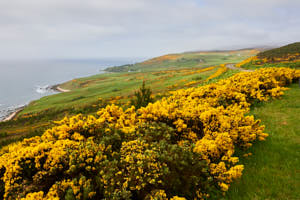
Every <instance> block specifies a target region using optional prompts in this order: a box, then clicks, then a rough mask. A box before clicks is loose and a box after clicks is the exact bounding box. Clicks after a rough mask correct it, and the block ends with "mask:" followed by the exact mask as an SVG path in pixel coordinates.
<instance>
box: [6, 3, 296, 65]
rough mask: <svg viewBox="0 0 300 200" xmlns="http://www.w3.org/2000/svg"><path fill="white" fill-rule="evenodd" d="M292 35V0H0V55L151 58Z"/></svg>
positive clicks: (288, 38)
mask: <svg viewBox="0 0 300 200" xmlns="http://www.w3.org/2000/svg"><path fill="white" fill-rule="evenodd" d="M296 41H300V0H0V59H15V58H17V59H25V58H29V59H32V58H33V59H35V58H37V59H40V58H103V57H152V56H157V55H161V54H166V53H174V52H183V51H191V50H211V49H230V48H244V47H252V46H262V45H282V44H287V43H291V42H296Z"/></svg>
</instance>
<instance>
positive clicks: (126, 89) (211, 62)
mask: <svg viewBox="0 0 300 200" xmlns="http://www.w3.org/2000/svg"><path fill="white" fill-rule="evenodd" d="M253 53H254V52H253V51H251V50H241V51H232V52H192V53H183V54H175V55H176V56H177V57H176V59H175V60H172V59H165V57H162V58H164V59H160V58H159V59H157V58H154V59H150V61H146V62H142V63H137V64H134V65H130V68H132V69H133V68H134V71H135V72H128V71H127V70H128V69H127V68H126V70H125V72H122V69H123V67H121V70H120V72H117V73H104V74H98V75H94V76H90V77H84V78H79V79H75V80H72V81H68V82H66V83H63V84H61V85H60V87H62V88H65V89H70V90H72V91H71V92H67V93H60V94H56V95H51V96H46V97H43V98H41V99H39V100H36V101H33V102H32V103H31V104H30V105H29V106H27V107H26V108H25V109H24V110H23V111H22V112H21V113H20V115H22V114H28V113H39V112H43V111H44V110H46V109H66V108H72V107H80V106H81V107H85V106H88V105H92V104H94V103H95V102H97V100H98V99H99V98H103V99H109V98H111V97H115V96H122V97H124V98H128V97H130V96H131V95H132V94H133V93H134V91H135V90H137V89H138V88H139V87H140V85H141V84H142V82H143V80H145V81H146V84H147V85H149V86H151V89H152V90H153V92H154V93H165V92H168V91H169V90H170V89H171V90H175V89H179V88H182V87H184V84H185V83H187V82H190V81H195V80H197V81H199V82H201V80H203V81H204V80H205V79H206V78H207V77H209V76H210V75H211V74H213V73H214V72H215V71H216V70H217V69H214V70H211V71H207V72H203V73H196V74H189V75H186V72H194V71H196V70H199V69H203V68H206V67H208V66H215V65H219V64H223V63H237V62H240V61H241V60H243V59H245V58H247V57H249V56H250V55H252V54H253ZM113 69H119V68H118V67H117V68H113ZM116 71H118V70H116ZM183 80H186V82H183ZM175 84H178V86H177V87H172V88H170V86H173V85H175ZM199 84H200V83H199ZM192 86H195V85H192Z"/></svg>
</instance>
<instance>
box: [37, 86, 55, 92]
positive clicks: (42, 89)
mask: <svg viewBox="0 0 300 200" xmlns="http://www.w3.org/2000/svg"><path fill="white" fill-rule="evenodd" d="M36 87H37V88H36V90H35V91H36V92H37V93H39V94H45V93H47V92H49V91H50V90H51V87H50V86H49V85H45V86H36Z"/></svg>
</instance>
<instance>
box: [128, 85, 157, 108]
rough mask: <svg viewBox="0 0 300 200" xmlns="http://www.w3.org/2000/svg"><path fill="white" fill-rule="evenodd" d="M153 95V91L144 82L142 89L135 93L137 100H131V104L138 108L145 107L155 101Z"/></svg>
mask: <svg viewBox="0 0 300 200" xmlns="http://www.w3.org/2000/svg"><path fill="white" fill-rule="evenodd" d="M151 95H152V90H151V89H150V88H149V87H146V84H145V81H143V84H142V86H141V87H140V89H139V90H138V91H135V92H134V97H135V99H133V100H131V104H132V105H134V106H135V107H136V108H140V107H145V106H147V105H148V104H149V103H152V102H153V101H154V99H153V98H152V97H151Z"/></svg>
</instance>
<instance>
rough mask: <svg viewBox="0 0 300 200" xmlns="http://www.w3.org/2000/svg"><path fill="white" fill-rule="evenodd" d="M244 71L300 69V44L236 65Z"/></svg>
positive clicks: (254, 57) (263, 54) (267, 51)
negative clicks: (284, 68)
mask: <svg viewBox="0 0 300 200" xmlns="http://www.w3.org/2000/svg"><path fill="white" fill-rule="evenodd" d="M236 66H237V67H243V68H246V69H255V68H262V67H291V68H299V67H300V42H295V43H292V44H289V45H285V46H282V47H279V48H274V49H270V50H266V51H262V52H260V53H258V54H257V55H256V56H252V57H250V58H248V59H246V60H244V61H242V62H240V63H238V64H237V65H236Z"/></svg>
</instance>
